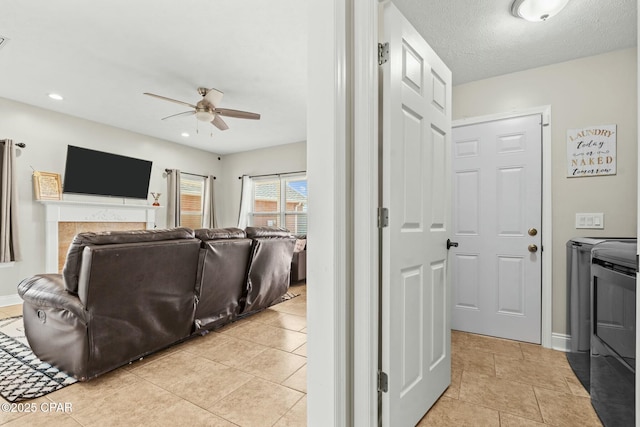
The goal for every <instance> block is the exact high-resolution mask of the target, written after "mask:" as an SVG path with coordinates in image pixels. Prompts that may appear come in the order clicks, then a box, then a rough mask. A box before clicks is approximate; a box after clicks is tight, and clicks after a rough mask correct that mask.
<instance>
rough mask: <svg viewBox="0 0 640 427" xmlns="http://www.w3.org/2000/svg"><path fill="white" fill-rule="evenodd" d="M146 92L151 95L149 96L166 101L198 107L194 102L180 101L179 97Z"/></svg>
mask: <svg viewBox="0 0 640 427" xmlns="http://www.w3.org/2000/svg"><path fill="white" fill-rule="evenodd" d="M144 94H145V95H149V96H153V97H154V98H159V99H164V100H165V101H169V102H175V103H176V104H182V105H186V106H188V107H191V108H196V106H195V105H193V104H189V103H188V102H184V101H178V100H177V99H171V98H167V97H166V96H161V95H156V94H154V93H149V92H145V93H144Z"/></svg>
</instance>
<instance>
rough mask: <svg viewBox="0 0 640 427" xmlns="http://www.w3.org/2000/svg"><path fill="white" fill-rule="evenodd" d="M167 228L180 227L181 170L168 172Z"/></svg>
mask: <svg viewBox="0 0 640 427" xmlns="http://www.w3.org/2000/svg"><path fill="white" fill-rule="evenodd" d="M167 186H168V189H167V190H168V191H167V195H168V200H167V228H172V227H180V170H179V169H171V170H169V171H168V172H167Z"/></svg>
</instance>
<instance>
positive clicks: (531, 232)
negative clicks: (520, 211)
mask: <svg viewBox="0 0 640 427" xmlns="http://www.w3.org/2000/svg"><path fill="white" fill-rule="evenodd" d="M528 233H529V236H535V235H536V234H538V230H536V229H535V228H530V229H529V231H528Z"/></svg>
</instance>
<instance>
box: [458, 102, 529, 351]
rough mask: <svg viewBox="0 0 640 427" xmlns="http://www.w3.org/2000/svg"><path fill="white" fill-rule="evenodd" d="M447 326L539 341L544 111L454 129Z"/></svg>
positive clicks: (522, 339) (485, 333)
mask: <svg viewBox="0 0 640 427" xmlns="http://www.w3.org/2000/svg"><path fill="white" fill-rule="evenodd" d="M452 135H453V160H452V162H453V187H454V189H453V194H454V196H453V199H454V201H453V212H454V214H453V216H454V221H453V232H454V236H455V237H454V238H453V239H454V240H455V241H457V242H458V243H459V246H458V247H457V248H454V249H453V251H452V252H453V253H452V255H453V256H452V259H451V263H452V267H453V268H452V270H453V271H452V288H453V301H452V303H453V309H452V325H451V326H452V328H453V329H457V330H462V331H467V332H474V333H479V334H484V335H491V336H496V337H501V338H509V339H515V340H520V341H528V342H532V343H537V344H539V343H540V337H541V323H540V322H541V300H542V291H541V283H542V267H541V266H542V263H541V259H542V255H541V250H542V244H541V236H542V230H541V229H540V228H541V223H542V175H541V174H542V116H541V115H540V114H535V115H529V116H523V117H515V118H508V119H503V120H494V121H490V122H485V123H480V124H474V125H467V126H460V127H455V128H454V129H453V133H452Z"/></svg>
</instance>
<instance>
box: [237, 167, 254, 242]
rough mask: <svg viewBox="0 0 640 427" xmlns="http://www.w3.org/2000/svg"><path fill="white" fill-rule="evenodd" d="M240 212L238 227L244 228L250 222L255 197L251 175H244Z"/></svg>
mask: <svg viewBox="0 0 640 427" xmlns="http://www.w3.org/2000/svg"><path fill="white" fill-rule="evenodd" d="M240 191H241V194H240V212H239V214H238V228H242V229H243V230H244V229H245V228H247V226H249V225H251V224H250V223H249V213H250V212H251V208H252V206H251V204H252V199H253V179H251V177H250V176H247V175H243V176H242V189H241V190H240Z"/></svg>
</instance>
